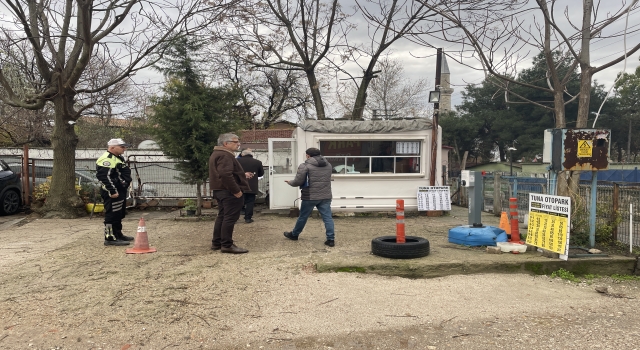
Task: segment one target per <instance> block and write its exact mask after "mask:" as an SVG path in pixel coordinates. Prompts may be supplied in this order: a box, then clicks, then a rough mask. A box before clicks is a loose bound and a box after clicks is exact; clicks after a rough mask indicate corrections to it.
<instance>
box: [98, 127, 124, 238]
mask: <svg viewBox="0 0 640 350" xmlns="http://www.w3.org/2000/svg"><path fill="white" fill-rule="evenodd" d="M130 146H131V145H130V144H128V143H126V142H124V141H123V140H122V139H111V140H109V142H107V152H105V153H104V154H103V155H102V156H101V157H100V158H98V160H97V161H96V177H97V178H98V180H99V181H100V182H101V183H102V188H101V189H100V196H101V197H102V199H103V201H104V208H105V215H104V245H116V246H123V245H128V244H129V241H133V237H130V236H125V235H123V234H122V219H123V218H124V216H125V214H126V213H125V207H126V203H125V201H126V199H127V189H128V188H129V185H130V184H131V169H130V168H129V167H128V166H127V164H126V163H125V162H124V157H123V156H122V155H123V154H124V151H126V150H127V147H130Z"/></svg>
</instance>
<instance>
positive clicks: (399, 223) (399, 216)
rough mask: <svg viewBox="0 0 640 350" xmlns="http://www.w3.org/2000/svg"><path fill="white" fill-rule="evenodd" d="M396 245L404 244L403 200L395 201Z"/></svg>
mask: <svg viewBox="0 0 640 350" xmlns="http://www.w3.org/2000/svg"><path fill="white" fill-rule="evenodd" d="M396 243H405V238H404V199H396Z"/></svg>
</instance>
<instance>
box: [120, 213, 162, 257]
mask: <svg viewBox="0 0 640 350" xmlns="http://www.w3.org/2000/svg"><path fill="white" fill-rule="evenodd" d="M156 251H157V250H156V248H153V247H149V237H147V228H146V227H145V223H144V218H140V223H138V232H136V239H135V241H134V242H133V248H129V249H127V250H126V253H127V254H144V253H155V252H156Z"/></svg>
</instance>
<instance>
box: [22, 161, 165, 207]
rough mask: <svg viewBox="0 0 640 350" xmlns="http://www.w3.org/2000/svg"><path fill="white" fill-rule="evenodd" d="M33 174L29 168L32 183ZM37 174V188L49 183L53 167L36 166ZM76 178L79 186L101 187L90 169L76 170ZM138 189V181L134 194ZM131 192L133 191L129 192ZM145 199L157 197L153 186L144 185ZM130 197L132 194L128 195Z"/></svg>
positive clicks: (132, 186) (134, 186)
mask: <svg viewBox="0 0 640 350" xmlns="http://www.w3.org/2000/svg"><path fill="white" fill-rule="evenodd" d="M12 166H13V167H14V168H17V169H20V164H15V165H14V164H12ZM32 173H33V170H32V168H31V167H29V181H31V179H32V176H33V175H32ZM35 174H36V178H35V183H36V186H38V185H40V184H42V183H45V182H46V181H47V177H49V176H51V175H52V174H53V165H50V164H36V166H35ZM75 176H76V181H77V185H79V186H83V185H86V184H88V183H89V184H93V185H95V186H99V185H100V183H99V181H98V179H97V178H96V172H95V170H90V169H88V168H76V170H75ZM137 188H138V184H137V183H136V181H135V180H134V181H133V182H132V183H131V189H133V192H134V193H135V192H136V191H137ZM129 192H131V191H129ZM140 196H141V197H143V198H153V197H157V194H156V190H155V188H153V186H151V185H144V186H142V193H141V195H140ZM128 197H130V194H129V195H128ZM127 199H128V200H129V202H130V201H131V200H130V199H131V198H127Z"/></svg>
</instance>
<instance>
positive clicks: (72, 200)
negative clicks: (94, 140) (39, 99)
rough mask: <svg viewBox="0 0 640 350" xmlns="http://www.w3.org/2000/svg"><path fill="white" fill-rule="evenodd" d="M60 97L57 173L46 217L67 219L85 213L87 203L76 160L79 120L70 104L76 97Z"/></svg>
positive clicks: (55, 144) (56, 130) (54, 141)
mask: <svg viewBox="0 0 640 350" xmlns="http://www.w3.org/2000/svg"><path fill="white" fill-rule="evenodd" d="M61 95H62V96H58V97H56V98H54V100H53V105H54V110H55V125H54V127H53V137H52V138H51V142H52V144H53V173H52V176H51V189H50V190H49V194H48V195H47V199H46V202H45V205H44V207H43V209H42V211H43V212H45V213H46V215H45V217H47V218H50V217H59V218H63V219H70V218H75V217H78V216H80V215H82V214H83V213H84V212H83V209H84V208H83V206H84V203H83V202H82V199H81V198H80V197H79V196H78V194H77V193H76V189H75V185H76V177H75V169H76V164H75V159H76V146H77V145H78V136H77V135H76V132H75V130H74V125H75V123H72V124H69V122H70V121H74V120H73V118H72V117H71V115H70V113H69V110H68V108H69V107H68V106H72V105H73V97H69V96H65V95H64V94H61Z"/></svg>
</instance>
